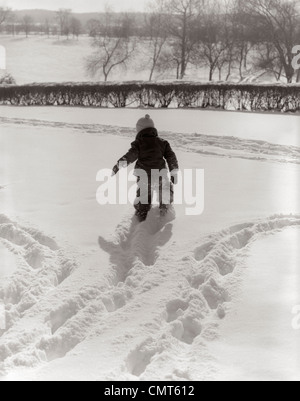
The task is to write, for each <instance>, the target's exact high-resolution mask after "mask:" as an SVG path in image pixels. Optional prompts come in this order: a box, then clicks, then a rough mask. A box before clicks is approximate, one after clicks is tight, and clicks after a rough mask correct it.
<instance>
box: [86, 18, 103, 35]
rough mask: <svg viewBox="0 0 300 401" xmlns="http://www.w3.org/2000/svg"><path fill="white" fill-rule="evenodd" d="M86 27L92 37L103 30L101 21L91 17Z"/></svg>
mask: <svg viewBox="0 0 300 401" xmlns="http://www.w3.org/2000/svg"><path fill="white" fill-rule="evenodd" d="M86 28H87V31H88V35H89V36H90V37H91V38H95V37H96V36H97V35H99V33H100V32H101V22H100V21H99V20H97V19H90V20H89V21H88V22H87V24H86Z"/></svg>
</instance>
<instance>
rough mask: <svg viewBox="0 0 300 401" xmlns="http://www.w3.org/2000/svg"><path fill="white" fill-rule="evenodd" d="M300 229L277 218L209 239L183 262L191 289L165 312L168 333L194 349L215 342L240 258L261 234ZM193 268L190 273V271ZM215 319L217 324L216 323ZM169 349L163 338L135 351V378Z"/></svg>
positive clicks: (131, 365)
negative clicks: (227, 280)
mask: <svg viewBox="0 0 300 401" xmlns="http://www.w3.org/2000/svg"><path fill="white" fill-rule="evenodd" d="M292 226H300V216H280V217H278V216H274V217H271V218H270V219H268V220H265V221H261V222H258V223H245V224H239V225H236V226H233V227H231V228H229V229H227V230H223V231H221V232H220V233H217V234H214V235H211V236H209V238H208V240H207V241H205V243H204V244H203V245H201V246H199V247H197V248H196V249H195V250H194V254H193V257H186V258H184V259H183V260H182V263H183V264H186V265H187V271H188V270H190V273H189V274H188V275H187V277H186V278H187V286H186V287H185V289H184V290H183V292H182V294H181V297H178V298H176V299H173V300H171V301H169V302H168V303H167V305H166V309H165V315H164V318H165V321H166V323H167V326H166V327H165V330H164V333H169V334H171V335H172V336H173V337H174V338H175V339H177V340H178V341H180V342H182V343H183V344H185V346H188V347H189V346H191V345H192V344H193V343H194V341H195V340H196V339H197V338H203V339H205V338H207V339H210V340H211V339H212V338H213V337H212V334H213V335H216V330H215V329H216V328H217V326H218V324H217V323H215V322H214V321H216V319H214V316H215V317H216V318H217V319H224V318H225V316H226V309H225V304H226V302H228V301H230V296H229V294H228V293H227V291H226V290H225V288H223V287H222V282H223V279H225V278H226V277H227V276H229V275H230V274H232V273H233V272H234V270H235V268H236V264H237V263H238V258H237V255H238V253H239V252H242V251H243V250H244V249H245V248H246V247H247V246H248V245H249V244H250V243H251V242H252V241H253V240H254V239H255V237H256V236H257V235H259V234H270V233H274V232H276V231H279V230H282V229H284V228H286V227H292ZM188 268H190V269H188ZM212 318H213V320H212ZM165 349H166V345H165V342H164V341H163V340H162V336H160V337H159V338H156V339H154V338H150V339H148V340H147V341H145V342H143V343H142V344H141V345H140V346H138V347H137V348H136V349H135V350H133V351H132V352H131V353H130V354H129V356H128V358H127V361H126V368H127V369H128V372H129V373H130V374H131V375H134V376H136V377H138V378H139V377H141V376H142V375H143V374H144V373H145V371H146V370H147V368H148V367H149V366H150V365H151V364H152V363H155V359H156V358H158V357H159V355H160V354H161V353H162V352H163V351H164V350H165Z"/></svg>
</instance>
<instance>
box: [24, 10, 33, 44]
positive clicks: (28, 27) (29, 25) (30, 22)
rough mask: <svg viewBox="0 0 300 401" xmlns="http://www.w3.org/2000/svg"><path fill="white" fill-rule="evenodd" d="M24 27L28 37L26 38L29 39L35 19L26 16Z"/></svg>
mask: <svg viewBox="0 0 300 401" xmlns="http://www.w3.org/2000/svg"><path fill="white" fill-rule="evenodd" d="M22 25H23V29H24V33H25V35H26V38H28V36H29V34H30V32H31V30H32V25H33V19H32V17H31V16H30V15H25V16H24V18H23V20H22Z"/></svg>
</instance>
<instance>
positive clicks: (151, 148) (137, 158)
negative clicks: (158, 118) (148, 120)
mask: <svg viewBox="0 0 300 401" xmlns="http://www.w3.org/2000/svg"><path fill="white" fill-rule="evenodd" d="M134 162H137V163H136V166H135V169H136V171H137V173H136V175H137V176H138V180H137V183H138V191H137V200H136V204H135V209H136V214H137V216H138V217H139V219H140V220H141V221H143V220H145V219H146V218H147V215H148V213H149V211H150V209H151V207H152V200H153V192H154V190H157V191H158V192H159V202H160V208H161V210H162V211H164V210H166V209H167V208H168V205H169V204H171V203H173V201H174V188H173V183H171V182H170V180H169V177H168V175H167V174H163V176H162V177H161V178H160V180H159V184H158V183H152V182H151V172H152V170H159V171H162V170H164V171H167V165H168V168H169V170H170V172H172V171H174V170H178V168H179V167H178V160H177V157H176V155H175V153H174V152H173V150H172V148H171V146H170V144H169V142H167V141H165V140H164V139H161V138H159V136H158V132H157V130H156V129H155V128H146V129H144V130H143V131H141V132H140V133H139V134H138V135H137V137H136V140H135V141H134V142H133V143H132V144H131V149H130V150H129V151H128V153H127V154H126V155H125V156H123V157H122V158H121V159H120V160H119V162H118V166H119V165H121V164H122V163H127V164H128V165H129V164H132V163H134ZM138 170H143V171H145V172H146V173H147V176H148V180H147V182H146V183H145V182H143V179H142V178H141V177H139V174H138ZM147 187H148V188H147ZM164 190H166V191H169V193H168V196H167V198H168V199H169V201H167V202H165V201H164V195H163V194H164ZM142 194H146V195H147V199H141V195H142ZM142 198H143V196H142Z"/></svg>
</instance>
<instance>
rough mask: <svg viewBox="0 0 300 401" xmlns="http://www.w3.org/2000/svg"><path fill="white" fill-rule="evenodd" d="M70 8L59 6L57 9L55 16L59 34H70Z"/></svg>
mask: <svg viewBox="0 0 300 401" xmlns="http://www.w3.org/2000/svg"><path fill="white" fill-rule="evenodd" d="M71 13H72V10H70V9H67V8H61V9H60V10H58V11H57V13H56V17H57V21H58V24H59V30H60V36H64V35H65V36H67V37H68V36H69V34H70V16H71Z"/></svg>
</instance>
